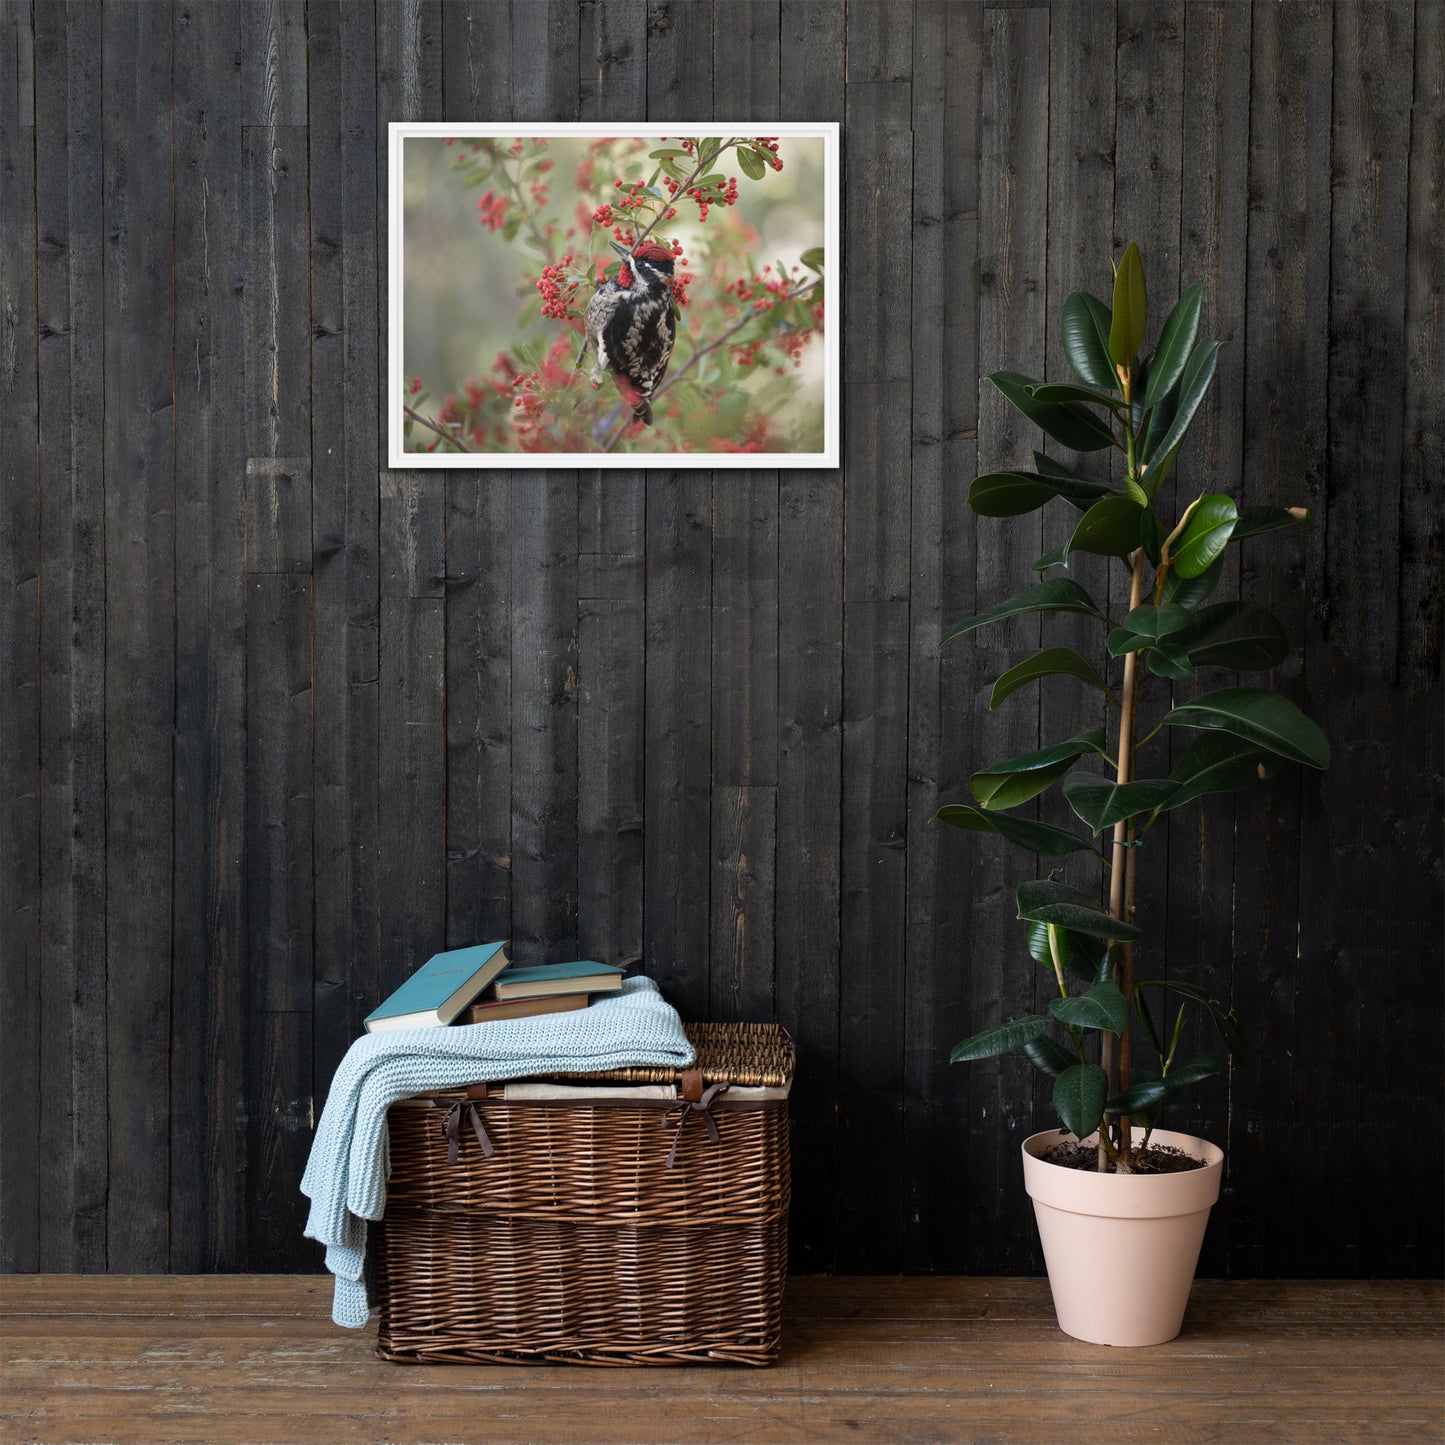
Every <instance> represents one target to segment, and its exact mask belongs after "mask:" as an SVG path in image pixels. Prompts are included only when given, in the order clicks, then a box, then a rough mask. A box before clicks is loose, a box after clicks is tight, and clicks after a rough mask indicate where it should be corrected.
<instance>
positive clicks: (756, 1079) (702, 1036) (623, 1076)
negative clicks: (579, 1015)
mask: <svg viewBox="0 0 1445 1445" xmlns="http://www.w3.org/2000/svg"><path fill="white" fill-rule="evenodd" d="M683 1028H684V1029H686V1030H687V1036H688V1039H689V1040H690V1041H691V1043H692V1046H693V1048H694V1049H696V1050H697V1062H696V1063H694V1064H693V1065H692V1067H693V1068H694V1069H697V1070H700V1071H701V1073H702V1076H703V1082H704V1083H705V1084H717V1083H727V1084H737V1085H740V1086H746V1087H753V1088H757V1087H762V1088H782V1087H784V1086H786V1085H787V1084H789V1083H791V1082H792V1078H793V1064H794V1049H793V1040H792V1038H791V1037H790V1036H789V1034H788V1032H787V1030H786V1029H783V1028H780V1027H779V1026H778V1025H777V1024H746V1023H738V1024H702V1023H692V1024H684V1025H683ZM682 1074H683V1071H682V1070H681V1069H675V1068H670V1067H657V1066H645V1067H641V1068H634V1069H609V1070H606V1071H605V1072H603V1071H599V1072H596V1073H589V1074H558V1075H555V1077H557V1078H574V1079H575V1078H588V1079H619V1080H624V1081H625V1082H627V1083H629V1084H675V1083H677V1082H678V1081H679V1080H680V1079H681V1078H682Z"/></svg>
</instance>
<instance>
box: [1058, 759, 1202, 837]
mask: <svg viewBox="0 0 1445 1445" xmlns="http://www.w3.org/2000/svg"><path fill="white" fill-rule="evenodd" d="M1174 789H1175V784H1174V783H1172V782H1171V781H1170V780H1169V779H1168V778H1140V779H1137V780H1136V781H1135V782H1132V783H1111V782H1110V781H1109V780H1108V779H1107V778H1100V777H1096V776H1095V775H1094V774H1093V773H1072V774H1071V775H1070V776H1069V777H1068V778H1066V779H1065V780H1064V797H1065V799H1066V800H1067V801H1068V804H1069V807H1071V808H1072V809H1073V810H1074V813H1075V814H1076V816H1078V817H1079V818H1080V819H1082V820H1083V822H1084V823H1085V824H1087V825H1088V827H1090V828H1092V829H1093V830H1094V832H1095V833H1101V832H1103V830H1104V829H1105V828H1112V827H1113V826H1114V824H1115V823H1118V822H1120V821H1122V820H1123V819H1125V818H1133V817H1136V816H1137V815H1138V814H1140V813H1152V812H1154V811H1155V810H1156V809H1158V808H1159V807H1160V806H1161V805H1162V804H1163V803H1164V802H1165V800H1166V799H1168V798H1169V796H1170V795H1171V794H1172V793H1173V792H1174Z"/></svg>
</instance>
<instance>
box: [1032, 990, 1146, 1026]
mask: <svg viewBox="0 0 1445 1445" xmlns="http://www.w3.org/2000/svg"><path fill="white" fill-rule="evenodd" d="M1049 1012H1050V1013H1051V1014H1053V1016H1054V1017H1055V1018H1056V1019H1058V1021H1059V1022H1060V1023H1061V1024H1069V1025H1071V1026H1072V1027H1074V1028H1076V1029H1103V1030H1104V1031H1106V1032H1107V1033H1111V1034H1121V1033H1123V1032H1124V1030H1125V1028H1127V1027H1128V1024H1129V1000H1128V999H1126V998H1125V997H1124V995H1123V994H1122V993H1120V992H1119V987H1118V985H1117V984H1115V983H1112V982H1110V981H1109V980H1108V979H1104V980H1103V981H1102V982H1100V983H1096V984H1095V985H1094V986H1093V988H1091V989H1090V990H1089V991H1088V993H1081V994H1075V995H1074V997H1073V998H1056V999H1054V1000H1053V1001H1052V1002H1051V1003H1050V1004H1049Z"/></svg>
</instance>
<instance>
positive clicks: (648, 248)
mask: <svg viewBox="0 0 1445 1445" xmlns="http://www.w3.org/2000/svg"><path fill="white" fill-rule="evenodd" d="M632 254H633V255H634V256H636V257H637V259H638V260H639V261H672V260H674V259H675V257H674V256H673V254H672V252H671V251H669V250H668V249H667V247H666V246H659V245H658V244H657V242H656V241H649V242H648V243H647V244H646V245H645V246H639V247H638V248H637V250H636V251H634V252H633V253H632Z"/></svg>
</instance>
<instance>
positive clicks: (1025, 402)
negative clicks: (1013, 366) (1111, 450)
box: [989, 371, 1116, 452]
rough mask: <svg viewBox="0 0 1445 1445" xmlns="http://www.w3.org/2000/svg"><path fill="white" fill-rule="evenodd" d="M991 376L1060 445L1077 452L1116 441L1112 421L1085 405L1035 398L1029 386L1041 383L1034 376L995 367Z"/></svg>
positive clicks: (1092, 450)
mask: <svg viewBox="0 0 1445 1445" xmlns="http://www.w3.org/2000/svg"><path fill="white" fill-rule="evenodd" d="M989 380H990V381H991V382H993V384H994V385H995V386H996V387H997V388H998V389H999V390H1000V391H1001V392H1002V393H1003V394H1004V396H1005V397H1007V398H1008V400H1009V401H1010V402H1011V403H1012V404H1013V405H1014V406H1015V407H1017V408H1018V410H1019V411H1021V412H1022V413H1023V414H1024V415H1025V416H1026V417H1028V419H1029V420H1030V421H1031V422H1033V424H1034V425H1035V426H1036V427H1039V428H1040V429H1041V430H1043V431H1044V432H1046V433H1047V434H1048V435H1049V436H1051V437H1052V438H1053V439H1054V440H1055V441H1056V442H1059V443H1060V444H1061V445H1063V446H1066V447H1070V448H1072V449H1073V450H1074V451H1076V452H1096V451H1100V450H1102V449H1103V448H1104V447H1111V446H1114V445H1115V444H1116V443H1115V439H1114V433H1113V430H1112V429H1111V428H1110V426H1109V424H1108V423H1107V422H1106V421H1104V420H1103V419H1102V418H1101V417H1098V416H1096V415H1095V414H1094V413H1093V412H1091V411H1089V410H1088V409H1087V408H1086V407H1082V406H1074V405H1066V406H1058V405H1051V404H1049V403H1047V402H1042V401H1035V400H1034V398H1033V397H1032V396H1030V395H1029V393H1028V391H1027V390H1026V388H1027V387H1030V386H1037V385H1038V382H1036V381H1034V380H1033V378H1032V377H1028V376H1024V375H1022V374H1021V373H1019V372H1017V371H996V372H994V373H993V375H992V376H990V377H989Z"/></svg>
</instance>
